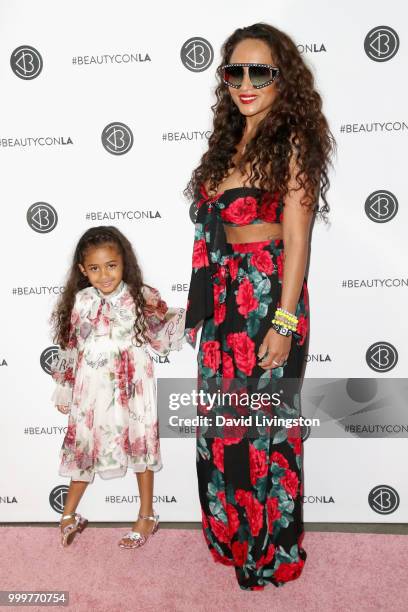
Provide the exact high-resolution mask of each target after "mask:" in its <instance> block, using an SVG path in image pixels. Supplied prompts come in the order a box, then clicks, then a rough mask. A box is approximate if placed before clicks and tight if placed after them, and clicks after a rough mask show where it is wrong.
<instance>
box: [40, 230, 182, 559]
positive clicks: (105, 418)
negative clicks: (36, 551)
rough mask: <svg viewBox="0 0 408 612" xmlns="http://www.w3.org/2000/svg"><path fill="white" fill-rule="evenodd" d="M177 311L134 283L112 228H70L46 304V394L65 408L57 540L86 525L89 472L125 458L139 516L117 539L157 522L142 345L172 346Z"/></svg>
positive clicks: (112, 468) (130, 255)
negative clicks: (51, 354) (53, 352)
mask: <svg viewBox="0 0 408 612" xmlns="http://www.w3.org/2000/svg"><path fill="white" fill-rule="evenodd" d="M184 319H185V311H184V309H183V308H174V309H171V308H168V307H167V305H166V303H165V302H164V301H163V300H161V298H160V295H159V293H158V291H157V290H156V289H153V288H151V287H149V286H147V285H145V284H144V283H143V280H142V273H141V271H140V268H139V266H138V263H137V260H136V256H135V253H134V252H133V249H132V246H131V244H130V242H129V241H128V240H127V239H126V238H125V236H124V235H123V234H122V233H121V232H120V231H119V230H118V229H116V228H115V227H110V226H101V227H92V228H90V229H89V230H88V231H86V232H85V234H84V235H83V236H82V237H81V238H80V240H79V242H78V245H77V247H76V249H75V254H74V258H73V262H72V266H71V270H70V272H69V277H68V280H67V283H66V286H65V291H64V293H63V294H62V296H61V298H60V300H59V302H58V304H57V306H56V308H55V311H54V312H53V314H52V322H53V325H54V331H55V338H54V341H55V342H56V343H58V344H59V345H60V347H61V348H60V350H59V352H58V355H57V357H56V359H55V360H54V362H53V367H52V377H53V379H54V380H55V382H56V383H57V386H56V389H55V391H54V393H53V396H52V399H53V400H54V403H55V405H56V407H57V408H58V410H59V411H60V412H62V413H64V414H68V413H69V421H68V429H67V433H66V435H65V438H64V442H63V445H62V449H61V455H60V459H61V464H60V469H59V474H60V475H61V476H70V477H71V483H70V487H69V491H68V494H67V498H66V502H65V506H64V512H63V515H62V518H61V522H60V528H61V538H62V545H63V546H67V545H69V544H70V543H71V542H72V540H73V538H74V535H75V533H76V532H81V531H82V530H83V529H84V528H85V527H86V525H87V521H86V519H84V518H82V517H81V515H80V514H78V513H77V512H76V508H77V506H78V503H79V501H80V499H81V497H82V495H83V493H84V491H85V489H86V487H87V486H88V483H90V482H92V481H93V479H94V475H95V472H98V473H99V475H100V476H101V477H102V478H117V477H119V476H124V474H125V473H126V471H127V469H128V468H130V469H131V470H133V471H134V472H135V473H136V475H137V481H138V486H139V494H140V509H139V516H138V519H137V520H136V522H135V523H134V525H133V528H132V530H131V531H129V532H128V533H127V534H126V535H125V536H124V537H123V538H122V539H121V540H120V542H119V546H121V547H122V548H135V547H138V546H142V545H143V544H145V542H146V541H147V540H148V538H149V537H150V536H151V535H153V534H154V533H155V532H156V531H157V529H158V524H159V516H158V515H157V514H156V513H155V511H154V510H153V505H152V503H153V474H154V472H157V471H158V470H160V469H161V468H162V461H161V455H160V443H159V435H158V421H157V408H156V383H155V379H154V373H153V363H152V358H151V355H150V353H149V350H148V345H150V347H152V348H153V349H154V350H155V351H157V352H158V353H159V354H161V355H166V354H168V352H169V351H170V350H179V349H180V348H181V345H182V343H183V340H184Z"/></svg>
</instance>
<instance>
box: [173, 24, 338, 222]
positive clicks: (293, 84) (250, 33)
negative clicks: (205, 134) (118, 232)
mask: <svg viewBox="0 0 408 612" xmlns="http://www.w3.org/2000/svg"><path fill="white" fill-rule="evenodd" d="M246 39H257V40H262V41H263V42H265V43H266V44H267V45H268V46H269V48H270V50H271V53H272V57H273V60H274V62H275V64H276V66H277V67H278V68H279V70H280V76H279V78H278V80H277V81H276V84H277V85H276V86H277V88H278V96H277V98H276V99H275V101H274V103H273V105H272V107H271V109H270V111H269V112H268V114H267V115H266V116H265V117H264V119H262V120H261V122H260V124H259V126H258V129H257V132H256V135H255V136H254V137H253V138H252V139H251V140H250V141H249V142H248V143H247V146H246V149H245V153H244V154H243V156H242V158H241V160H240V162H239V164H238V166H237V167H238V169H239V170H240V171H241V173H244V171H245V166H246V165H247V164H248V163H249V167H250V168H251V174H250V176H249V183H250V185H251V186H255V183H257V185H256V186H258V184H259V187H260V188H261V189H262V190H265V191H269V192H272V193H274V192H278V193H279V194H280V196H281V197H283V196H285V195H286V194H287V193H288V190H289V187H288V184H289V179H290V172H291V164H292V163H294V165H295V167H296V170H297V172H296V176H295V177H294V178H295V179H296V182H297V189H296V190H299V189H304V195H303V197H302V200H301V203H302V205H304V206H311V207H314V206H315V205H316V212H317V213H319V214H320V216H321V218H323V219H324V220H325V221H327V219H326V215H327V213H328V212H329V210H330V207H329V204H328V202H327V199H326V193H327V190H328V189H329V186H330V181H329V178H328V167H329V165H331V155H332V153H334V151H335V148H336V143H335V140H334V138H333V135H332V134H331V132H330V130H329V127H328V123H327V121H326V118H325V117H324V115H323V113H322V99H321V97H320V95H319V93H317V91H316V90H315V88H314V78H313V75H312V73H311V71H310V70H309V68H308V67H307V66H306V65H305V63H304V61H303V59H302V57H301V55H300V53H299V51H298V49H297V47H296V45H295V43H294V42H293V41H292V40H291V39H290V38H289V36H287V35H286V34H285V33H283V32H281V31H280V30H278V29H277V28H274V27H272V26H270V25H268V24H266V23H256V24H254V25H251V26H249V27H246V28H238V29H237V30H235V32H234V33H233V34H232V35H231V36H230V37H229V38H228V39H227V40H226V41H225V42H224V44H223V46H222V49H221V54H222V62H221V64H220V66H218V68H217V81H218V85H217V87H216V89H215V95H216V100H217V101H216V103H215V104H214V105H213V106H211V110H212V112H213V115H214V117H213V131H212V133H211V136H210V138H209V141H208V150H207V151H206V152H205V153H204V155H203V156H202V158H201V160H200V164H199V166H198V167H197V168H196V169H195V170H194V171H193V173H192V176H191V179H190V181H189V183H188V185H187V187H186V188H185V189H184V191H183V193H184V195H185V196H186V197H187V198H188V199H189V200H194V199H195V198H196V197H197V195H198V193H199V189H200V186H201V185H202V184H203V183H204V182H206V181H209V189H208V191H209V192H212V191H215V190H216V189H217V185H219V184H220V183H221V182H222V180H223V179H224V178H225V177H226V176H227V175H228V173H229V170H230V169H232V168H234V163H233V161H232V158H233V156H234V154H235V153H236V152H237V149H236V146H237V145H238V143H239V142H240V140H241V138H242V134H243V129H244V127H245V117H244V116H243V115H242V114H241V113H240V111H239V110H238V108H237V106H236V105H235V104H234V102H233V100H232V98H231V96H230V94H229V91H228V87H227V86H226V85H225V84H224V83H223V81H222V74H221V66H222V65H224V64H228V63H230V58H231V55H232V53H233V51H234V49H235V47H236V45H237V44H238V43H240V42H241V41H243V40H246ZM319 192H320V197H321V199H322V202H323V206H322V207H321V208H320V209H319V208H318V202H316V200H318V199H319Z"/></svg>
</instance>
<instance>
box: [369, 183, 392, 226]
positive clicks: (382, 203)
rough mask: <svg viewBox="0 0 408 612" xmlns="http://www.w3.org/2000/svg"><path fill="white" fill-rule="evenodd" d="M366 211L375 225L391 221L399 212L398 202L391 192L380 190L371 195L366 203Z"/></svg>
mask: <svg viewBox="0 0 408 612" xmlns="http://www.w3.org/2000/svg"><path fill="white" fill-rule="evenodd" d="M364 210H365V213H366V215H367V217H368V218H369V219H371V221H374V222H375V223H386V222H387V221H391V219H393V218H394V217H395V215H396V214H397V212H398V200H397V198H396V197H395V195H394V194H393V193H391V191H386V190H385V189H379V190H378V191H373V193H370V195H369V196H368V198H367V199H366V201H365V205H364Z"/></svg>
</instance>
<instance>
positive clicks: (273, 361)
mask: <svg viewBox="0 0 408 612" xmlns="http://www.w3.org/2000/svg"><path fill="white" fill-rule="evenodd" d="M272 363H276V365H280V363H278V362H277V361H275V360H274V359H273V360H272Z"/></svg>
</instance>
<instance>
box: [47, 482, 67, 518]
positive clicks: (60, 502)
mask: <svg viewBox="0 0 408 612" xmlns="http://www.w3.org/2000/svg"><path fill="white" fill-rule="evenodd" d="M67 493H68V487H67V485H58V486H57V487H54V488H53V490H52V491H51V493H50V496H49V500H50V506H51V508H52V509H53V510H55V512H59V514H62V513H63V511H64V505H65V499H66V497H67Z"/></svg>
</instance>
